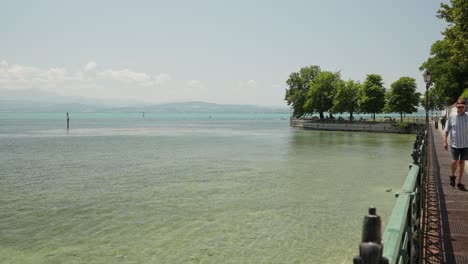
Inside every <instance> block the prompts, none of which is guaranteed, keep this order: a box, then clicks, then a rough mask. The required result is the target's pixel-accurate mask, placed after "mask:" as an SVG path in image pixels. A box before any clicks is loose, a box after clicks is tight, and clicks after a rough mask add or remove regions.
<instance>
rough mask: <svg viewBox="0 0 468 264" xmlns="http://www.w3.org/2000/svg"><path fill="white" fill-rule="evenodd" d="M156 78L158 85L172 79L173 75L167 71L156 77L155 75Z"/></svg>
mask: <svg viewBox="0 0 468 264" xmlns="http://www.w3.org/2000/svg"><path fill="white" fill-rule="evenodd" d="M153 79H154V82H155V84H156V85H163V84H164V83H166V82H168V81H170V80H172V77H171V75H169V74H167V73H161V74H159V75H156V76H155V77H153Z"/></svg>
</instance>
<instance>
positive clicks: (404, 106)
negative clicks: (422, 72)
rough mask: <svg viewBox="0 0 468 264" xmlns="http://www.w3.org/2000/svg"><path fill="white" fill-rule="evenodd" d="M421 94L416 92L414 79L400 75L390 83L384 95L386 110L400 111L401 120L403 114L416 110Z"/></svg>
mask: <svg viewBox="0 0 468 264" xmlns="http://www.w3.org/2000/svg"><path fill="white" fill-rule="evenodd" d="M420 96H421V94H420V93H418V92H416V80H415V79H414V78H411V77H401V78H400V79H399V80H397V81H395V82H394V83H392V85H391V88H390V90H389V91H388V93H387V95H386V97H387V102H386V105H385V111H386V112H389V113H391V112H394V113H400V121H403V114H406V113H413V112H416V111H417V108H416V106H418V104H419V98H420Z"/></svg>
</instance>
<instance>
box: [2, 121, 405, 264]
mask: <svg viewBox="0 0 468 264" xmlns="http://www.w3.org/2000/svg"><path fill="white" fill-rule="evenodd" d="M63 117H64V115H63V114H60V115H59V114H0V165H1V166H0V263H350V262H351V261H352V257H353V256H354V255H356V254H357V252H358V244H359V240H360V236H361V225H362V218H363V215H364V214H365V213H366V211H367V208H368V206H370V205H375V206H376V207H377V208H378V213H379V214H381V215H382V217H383V221H384V224H385V221H386V219H387V217H388V214H389V212H390V211H391V208H392V206H393V203H394V197H393V194H392V193H388V192H386V191H385V190H386V189H390V188H392V189H393V190H394V191H395V190H398V188H399V187H400V186H401V184H402V183H403V180H404V178H405V177H406V175H407V172H408V166H407V165H408V163H409V162H410V151H411V147H412V142H413V140H414V135H393V134H369V133H343V132H319V131H303V130H296V129H291V128H289V123H288V122H289V121H288V119H287V116H284V115H280V114H278V115H211V118H209V116H207V115H151V114H146V118H145V119H142V118H141V116H140V115H137V114H93V113H87V114H74V113H72V114H71V130H70V132H69V133H68V134H67V133H66V130H65V122H64V118H63Z"/></svg>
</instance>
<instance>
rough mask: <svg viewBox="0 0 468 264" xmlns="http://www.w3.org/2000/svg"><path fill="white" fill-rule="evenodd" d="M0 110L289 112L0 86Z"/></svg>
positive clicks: (264, 108)
mask: <svg viewBox="0 0 468 264" xmlns="http://www.w3.org/2000/svg"><path fill="white" fill-rule="evenodd" d="M0 112H121V113H131V112H147V113H213V114H214V113H238V114H242V113H289V109H288V108H287V107H286V106H285V107H265V106H255V105H241V104H216V103H207V102H175V103H164V104H144V103H137V102H106V101H102V100H94V99H88V98H81V97H67V96H59V95H56V94H52V93H46V92H40V91H37V90H22V91H18V90H8V89H0Z"/></svg>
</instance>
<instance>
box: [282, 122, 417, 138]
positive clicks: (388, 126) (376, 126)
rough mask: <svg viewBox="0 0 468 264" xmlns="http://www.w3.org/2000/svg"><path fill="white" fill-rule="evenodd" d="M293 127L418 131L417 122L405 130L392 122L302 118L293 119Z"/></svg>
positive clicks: (360, 130) (401, 132)
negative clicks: (334, 121)
mask: <svg viewBox="0 0 468 264" xmlns="http://www.w3.org/2000/svg"><path fill="white" fill-rule="evenodd" d="M290 123H291V127H296V128H302V129H313V130H328V131H354V132H375V133H398V134H408V133H416V126H417V125H416V124H414V125H412V126H411V129H410V130H409V131H408V130H405V129H402V128H399V127H397V126H395V125H394V124H392V123H370V122H367V123H366V122H357V123H333V122H320V121H310V120H302V119H291V122H290Z"/></svg>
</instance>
